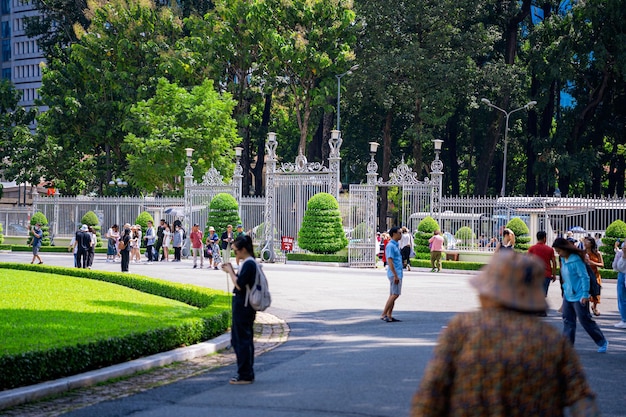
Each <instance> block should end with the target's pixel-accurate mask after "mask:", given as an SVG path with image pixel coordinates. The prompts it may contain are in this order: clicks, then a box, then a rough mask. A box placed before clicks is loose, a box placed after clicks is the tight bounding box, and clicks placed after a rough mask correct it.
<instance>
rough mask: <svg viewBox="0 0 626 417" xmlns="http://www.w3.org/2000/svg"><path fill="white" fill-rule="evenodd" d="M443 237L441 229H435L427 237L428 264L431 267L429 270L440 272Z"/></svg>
mask: <svg viewBox="0 0 626 417" xmlns="http://www.w3.org/2000/svg"><path fill="white" fill-rule="evenodd" d="M444 242H445V240H444V238H443V236H441V230H439V229H437V230H435V232H434V234H433V236H432V237H431V238H430V239H428V245H429V247H430V266H431V267H432V268H433V269H431V270H430V272H435V271H437V272H441V255H442V254H443V245H444Z"/></svg>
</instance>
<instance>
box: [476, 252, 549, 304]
mask: <svg viewBox="0 0 626 417" xmlns="http://www.w3.org/2000/svg"><path fill="white" fill-rule="evenodd" d="M544 271H545V267H544V265H543V262H542V261H541V260H540V259H539V258H537V257H535V256H534V255H527V254H520V253H517V252H513V251H503V252H498V253H496V254H495V255H494V256H493V257H492V258H491V262H489V264H487V265H486V266H485V267H483V268H482V269H481V272H480V273H479V274H478V275H475V276H474V277H472V278H471V279H470V281H469V282H470V284H471V285H472V286H473V287H474V288H476V290H477V291H478V293H479V294H481V295H484V296H487V297H489V298H492V299H493V300H495V301H497V302H498V303H500V304H501V305H503V306H504V307H507V308H510V309H513V310H519V311H527V312H542V311H546V310H547V308H548V304H547V303H546V299H545V297H544V290H543V282H544V279H545V278H544Z"/></svg>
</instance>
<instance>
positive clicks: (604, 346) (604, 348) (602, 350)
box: [598, 339, 609, 353]
mask: <svg viewBox="0 0 626 417" xmlns="http://www.w3.org/2000/svg"><path fill="white" fill-rule="evenodd" d="M608 348H609V341H608V340H606V339H605V340H604V343H603V344H602V346H600V347H599V348H598V353H606V351H607V349H608Z"/></svg>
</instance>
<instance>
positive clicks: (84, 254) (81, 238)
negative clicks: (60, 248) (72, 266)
mask: <svg viewBox="0 0 626 417" xmlns="http://www.w3.org/2000/svg"><path fill="white" fill-rule="evenodd" d="M76 245H77V246H78V251H77V257H78V265H77V266H78V267H79V268H87V264H88V262H89V247H90V246H91V234H90V233H89V227H88V226H87V225H86V224H83V225H82V226H81V227H80V230H79V231H78V232H76Z"/></svg>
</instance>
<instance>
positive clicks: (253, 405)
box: [0, 254, 626, 417]
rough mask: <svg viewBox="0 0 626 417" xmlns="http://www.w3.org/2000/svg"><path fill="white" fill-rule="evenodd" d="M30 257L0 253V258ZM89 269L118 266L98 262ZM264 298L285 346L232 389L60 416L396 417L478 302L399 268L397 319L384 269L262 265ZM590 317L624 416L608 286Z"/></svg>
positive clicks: (623, 336) (581, 341)
mask: <svg viewBox="0 0 626 417" xmlns="http://www.w3.org/2000/svg"><path fill="white" fill-rule="evenodd" d="M7 258H9V259H10V260H18V261H20V260H21V261H25V260H26V259H28V260H30V258H29V257H27V256H26V255H15V254H12V255H8V256H7V255H5V254H0V261H4V260H9V259H7ZM44 260H45V262H46V263H49V264H65V265H68V264H71V258H70V257H69V256H67V255H47V254H44ZM94 268H96V269H106V270H119V264H108V263H105V262H104V259H103V258H97V259H96V264H95V265H94ZM130 269H131V272H136V273H140V274H145V275H149V276H154V277H158V278H164V279H169V280H171V281H176V282H187V283H192V284H196V285H203V286H208V287H212V288H218V289H226V285H227V281H226V277H225V274H224V273H223V272H221V271H212V270H211V271H209V270H205V269H203V270H199V269H196V270H194V269H191V261H183V262H181V263H169V264H164V263H158V264H153V265H143V264H142V265H135V264H131V266H130ZM265 271H266V274H267V276H268V279H269V280H270V285H271V290H272V297H273V300H274V302H273V305H272V307H271V308H270V309H269V310H268V311H269V312H270V313H271V314H274V315H276V316H278V317H280V318H283V319H285V320H286V321H287V322H288V323H289V326H290V327H291V333H290V337H289V340H288V341H287V343H285V344H284V345H282V346H281V347H279V348H277V349H275V350H273V351H271V352H268V353H266V354H265V355H262V356H260V357H258V358H257V361H256V366H255V369H256V374H257V381H256V383H255V384H253V385H249V386H231V385H228V383H227V381H228V378H229V377H230V376H232V375H233V374H234V372H235V368H234V367H233V366H229V367H226V368H223V369H221V370H219V371H215V372H210V373H207V374H204V375H202V376H199V377H195V378H190V379H187V380H185V381H182V382H177V383H174V384H171V385H168V386H165V387H161V388H156V389H153V390H151V391H148V392H145V393H142V394H138V395H133V396H130V397H127V398H123V399H119V400H115V401H108V402H104V403H101V404H98V405H95V406H92V407H89V408H86V409H82V410H78V411H75V412H72V413H69V414H67V416H72V417H78V416H89V417H93V416H134V417H165V416H174V415H176V416H181V417H182V416H190V417H193V416H203V417H205V416H220V417H231V416H232V417H235V416H237V417H238V416H246V417H248V416H249V415H250V414H252V415H255V416H268V417H269V416H272V417H281V416H304V417H309V416H310V417H324V416H347V417H352V416H368V417H371V416H394V417H395V416H402V415H407V414H408V410H409V405H410V400H411V396H412V395H413V393H414V392H415V389H416V387H417V385H418V383H419V380H420V377H421V375H422V372H423V370H424V367H425V365H426V363H427V361H428V359H429V358H430V356H431V353H432V349H433V346H434V345H435V342H436V338H437V336H438V334H439V332H440V331H441V329H442V327H444V326H445V325H446V323H447V321H448V320H449V319H450V318H451V317H452V316H453V315H454V314H455V313H456V312H459V311H468V310H473V309H475V308H477V306H478V303H477V298H476V296H475V293H474V291H473V290H472V289H471V288H470V287H469V285H468V284H467V278H468V276H467V275H464V274H456V273H445V272H444V273H440V274H431V273H429V272H426V271H424V270H421V271H411V272H407V273H406V279H405V281H404V284H403V285H404V286H403V295H402V296H401V297H400V299H399V300H398V302H397V304H396V314H395V316H396V317H398V318H399V319H402V320H403V322H401V323H384V322H382V321H380V320H379V316H380V311H381V309H382V305H383V303H384V301H385V299H386V296H387V295H386V294H387V286H388V284H387V280H386V278H385V276H384V271H382V270H354V269H347V268H328V267H313V266H303V265H265ZM549 298H550V300H549V301H550V305H551V306H552V307H553V309H552V310H551V311H550V313H549V317H548V318H547V319H546V320H548V321H549V322H551V323H553V324H554V325H555V326H558V327H560V326H561V324H560V317H559V316H558V315H557V314H556V313H555V312H554V309H555V308H558V306H559V305H560V291H559V289H558V286H557V285H553V286H552V287H551V289H550V294H549ZM602 300H603V303H602V305H601V311H602V316H601V317H600V318H599V319H598V323H599V324H600V326H601V327H602V329H603V331H604V332H605V334H606V336H607V338H608V339H609V341H610V343H611V344H610V346H609V353H608V354H606V355H601V354H598V353H596V351H595V349H596V348H595V345H594V344H593V342H592V341H591V339H590V338H589V337H588V336H587V335H586V334H585V333H584V331H582V330H579V334H578V338H577V342H576V348H577V351H578V352H579V354H580V357H581V359H582V361H583V364H584V366H585V369H586V371H587V373H588V378H589V380H590V383H591V385H592V387H593V389H594V390H595V391H596V392H597V393H598V397H599V402H600V405H601V409H602V412H603V415H604V416H624V415H626V412H625V411H624V410H625V409H626V407H625V406H626V401H625V394H624V392H625V391H626V390H624V389H623V381H624V380H625V378H624V372H626V331H624V330H618V329H615V328H613V327H612V324H613V323H614V322H615V321H617V320H618V314H617V311H616V303H615V284H614V283H612V282H609V283H605V285H604V288H603V298H602Z"/></svg>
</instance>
